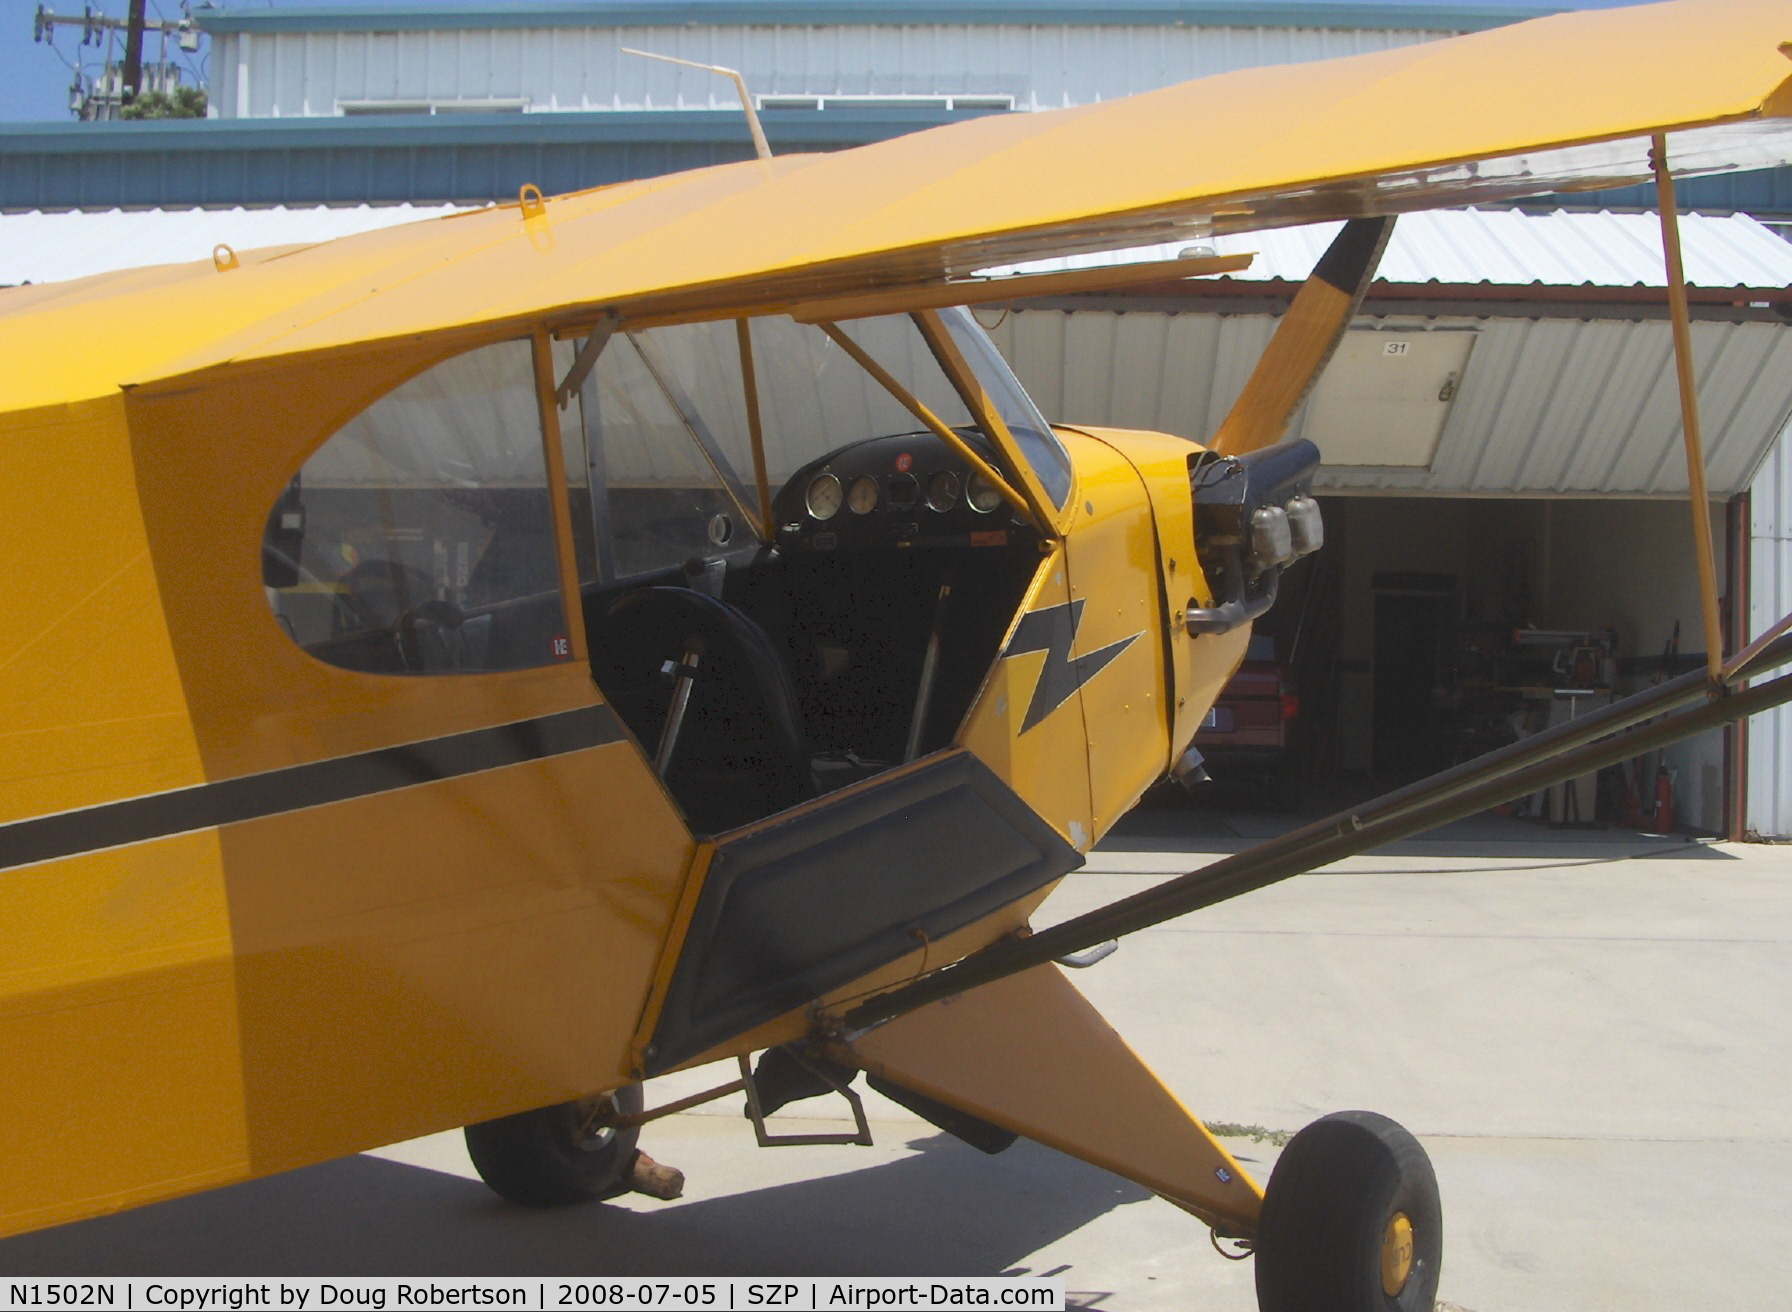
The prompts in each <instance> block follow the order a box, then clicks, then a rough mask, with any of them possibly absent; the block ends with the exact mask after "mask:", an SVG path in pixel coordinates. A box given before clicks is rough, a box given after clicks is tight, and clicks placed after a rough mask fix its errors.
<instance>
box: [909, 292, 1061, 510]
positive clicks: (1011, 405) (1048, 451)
mask: <svg viewBox="0 0 1792 1312" xmlns="http://www.w3.org/2000/svg"><path fill="white" fill-rule="evenodd" d="M940 318H941V319H942V320H944V321H945V324H946V329H947V331H948V332H950V333H951V334H952V340H953V341H954V342H955V343H956V344H957V346H958V349H959V350H960V351H962V352H964V356H965V359H966V360H968V361H969V362H970V366H971V369H972V371H973V372H974V373H975V374H976V375H977V381H978V382H979V383H981V384H982V385H983V391H984V394H985V395H987V396H988V397H989V399H990V402H991V403H992V404H993V405H994V406H995V409H996V413H997V414H998V415H1000V416H1001V418H1002V422H1003V423H1004V424H1006V425H1007V426H1008V431H1009V432H1010V433H1012V434H1013V435H1014V444H1015V445H1016V446H1018V447H1019V448H1020V453H1021V455H1022V456H1024V457H1025V458H1026V461H1027V464H1028V465H1030V466H1031V467H1032V470H1033V473H1034V475H1035V476H1037V477H1038V479H1039V485H1040V486H1041V487H1042V488H1044V489H1045V493H1046V495H1047V496H1049V497H1050V498H1051V499H1052V504H1053V505H1054V506H1056V507H1058V509H1060V510H1062V509H1063V508H1064V502H1065V500H1066V499H1067V498H1068V497H1069V496H1070V453H1069V452H1068V451H1066V450H1065V449H1064V444H1063V443H1062V442H1060V441H1058V437H1057V434H1055V433H1053V432H1052V427H1051V425H1050V424H1048V423H1046V422H1045V416H1043V415H1041V414H1040V413H1039V407H1038V406H1036V405H1034V404H1033V398H1032V397H1030V396H1028V395H1027V392H1026V389H1025V388H1023V387H1022V386H1021V385H1020V380H1019V379H1018V378H1016V377H1015V376H1014V371H1013V370H1011V369H1010V368H1009V367H1008V362H1007V361H1006V360H1004V359H1003V358H1002V353H1001V352H1000V351H998V350H996V345H995V343H994V342H992V341H990V340H989V334H988V333H986V332H984V331H983V327H982V325H981V324H979V323H978V322H977V320H976V319H975V318H974V317H972V315H971V312H970V311H969V310H968V309H966V308H965V307H964V306H962V305H961V306H959V307H957V308H956V309H952V310H942V311H941V312H940Z"/></svg>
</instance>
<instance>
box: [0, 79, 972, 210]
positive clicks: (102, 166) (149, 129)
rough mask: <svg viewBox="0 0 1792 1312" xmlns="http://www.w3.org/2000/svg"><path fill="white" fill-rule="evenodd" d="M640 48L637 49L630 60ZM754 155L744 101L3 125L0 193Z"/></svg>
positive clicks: (343, 183)
mask: <svg viewBox="0 0 1792 1312" xmlns="http://www.w3.org/2000/svg"><path fill="white" fill-rule="evenodd" d="M639 62H645V61H639ZM968 117H971V114H970V113H968V112H958V113H948V112H947V111H945V110H943V109H940V110H928V109H924V108H923V109H902V110H895V109H877V108H861V109H850V110H846V109H841V110H828V111H826V112H824V113H810V114H789V115H781V114H768V115H766V125H765V131H766V136H768V137H769V138H770V139H771V143H772V148H773V149H774V150H775V151H776V152H777V153H778V154H780V155H786V154H800V153H805V152H813V151H824V150H832V149H835V148H838V147H840V146H857V145H863V144H865V143H866V142H871V141H883V140H887V139H888V138H891V137H897V136H901V135H903V134H904V133H907V132H913V131H915V130H916V129H918V128H926V127H932V126H936V125H938V124H941V123H946V122H952V121H956V120H959V119H963V118H968ZM752 157H753V145H752V139H751V137H750V136H749V134H748V131H747V125H746V121H745V120H744V119H743V118H742V117H741V112H740V106H739V105H738V104H737V105H734V106H731V107H730V108H728V109H726V110H664V111H651V112H643V113H632V112H626V113H625V112H616V111H607V112H604V113H601V114H599V113H593V114H455V115H445V116H441V117H432V116H429V115H408V114H399V115H390V116H388V115H378V116H372V117H367V118H264V119H191V120H180V119H167V120H160V121H155V122H142V123H127V122H117V123H73V122H70V123H29V124H14V125H9V126H4V127H0V208H4V209H59V208H81V209H101V208H105V209H109V208H112V207H115V206H133V205H155V206H164V207H173V206H182V205H206V206H217V205H281V204H284V205H314V204H357V203H362V202H373V203H380V202H391V201H411V202H416V203H444V202H451V201H459V202H462V203H471V202H480V201H490V200H509V199H513V198H515V196H516V193H517V188H518V187H519V186H521V185H522V184H523V183H525V182H532V183H534V184H535V185H536V186H538V187H540V188H541V189H542V190H543V191H544V192H546V193H548V194H549V195H554V194H558V193H560V192H568V191H579V190H582V189H584V188H586V187H596V186H602V185H606V184H608V183H612V182H627V181H631V180H634V179H637V178H647V177H658V176H661V175H663V174H668V173H675V172H679V171H681V170H684V169H694V168H703V167H706V166H708V165H711V164H722V163H732V162H735V161H738V160H744V159H751V158H752Z"/></svg>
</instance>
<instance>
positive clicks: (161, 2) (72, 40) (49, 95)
mask: <svg viewBox="0 0 1792 1312" xmlns="http://www.w3.org/2000/svg"><path fill="white" fill-rule="evenodd" d="M382 2H383V0H333V3H334V4H338V5H341V4H350V3H366V4H368V5H369V6H370V7H372V6H376V5H378V4H380V3H382ZM1402 2H1404V0H1393V3H1402ZM1420 2H1421V3H1422V2H1423V0H1420ZM1470 2H1471V3H1475V4H1478V5H1485V6H1488V7H1490V8H1493V7H1497V8H1514V9H1529V8H1533V7H1535V6H1536V5H1537V3H1538V2H1539V0H1470ZM1542 2H1543V3H1549V0H1542ZM1626 2H1627V0H1555V3H1556V4H1557V5H1559V6H1560V7H1561V8H1563V9H1594V8H1606V7H1610V6H1612V5H1616V4H1622V3H1626ZM88 3H90V4H92V5H93V7H94V8H96V9H100V10H103V11H105V12H106V13H108V14H111V15H112V16H114V17H116V18H123V17H124V15H125V11H126V9H127V0H88ZM1100 3H1101V0H1090V4H1091V6H1098V5H1099V4H1100ZM1382 3H1388V0H1382ZM81 4H82V0H47V4H46V7H47V8H49V9H50V10H51V11H52V12H55V13H61V14H78V13H80V12H81ZM221 7H225V8H245V9H247V8H255V9H261V8H271V7H273V6H272V0H238V2H237V3H230V4H226V5H224V6H221ZM279 7H280V8H283V9H290V8H306V7H312V6H310V5H307V4H302V3H294V2H293V0H282V2H281V4H280V6H279ZM36 9H37V3H36V0H0V123H14V122H29V121H39V122H41V121H45V120H54V121H66V120H67V119H68V117H69V112H68V87H69V82H70V80H71V79H72V76H73V70H72V65H73V64H74V63H76V62H80V63H82V64H84V65H86V66H87V68H88V71H89V73H90V74H91V73H93V72H95V71H97V70H98V68H99V66H100V65H101V64H102V63H103V62H104V56H103V52H102V51H101V50H99V49H98V48H96V47H94V46H88V47H85V48H82V47H81V46H80V44H79V41H80V30H79V29H78V28H66V27H65V28H58V29H57V30H56V37H55V41H54V43H53V45H51V46H42V45H33V44H32V41H31V27H32V15H33V13H35V12H36ZM148 12H149V16H150V17H151V18H162V19H169V20H173V19H178V18H179V17H180V0H148ZM170 50H171V51H173V43H172V42H170ZM154 51H155V44H154V41H153V39H152V41H151V42H150V43H148V44H147V45H146V47H145V52H144V54H145V58H154V57H155V56H154ZM176 53H177V52H176ZM203 56H204V49H203V47H202V49H201V52H200V54H199V55H190V56H185V59H186V62H187V63H188V65H189V66H191V67H194V70H195V72H198V73H203V71H204V70H203V67H200V65H201V61H202V60H203Z"/></svg>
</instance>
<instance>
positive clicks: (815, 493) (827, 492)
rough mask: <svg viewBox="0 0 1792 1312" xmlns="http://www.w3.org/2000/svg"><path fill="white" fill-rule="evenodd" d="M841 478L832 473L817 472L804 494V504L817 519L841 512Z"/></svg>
mask: <svg viewBox="0 0 1792 1312" xmlns="http://www.w3.org/2000/svg"><path fill="white" fill-rule="evenodd" d="M840 497H841V493H840V480H839V479H837V478H835V477H834V476H833V475H832V474H817V475H816V476H815V478H814V479H813V480H812V481H811V482H810V484H809V491H808V492H807V493H806V494H804V496H803V505H804V506H806V507H807V508H808V510H809V514H810V515H812V516H813V517H814V518H816V519H823V520H826V519H832V518H833V517H834V516H835V515H837V514H839V513H840Z"/></svg>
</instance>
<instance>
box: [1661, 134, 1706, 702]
mask: <svg viewBox="0 0 1792 1312" xmlns="http://www.w3.org/2000/svg"><path fill="white" fill-rule="evenodd" d="M1649 166H1650V167H1651V168H1653V169H1654V170H1655V196H1656V208H1657V209H1658V210H1660V211H1661V254H1662V259H1663V261H1664V262H1665V263H1666V264H1667V273H1668V316H1669V318H1670V319H1672V320H1673V324H1674V367H1675V369H1676V370H1677V372H1678V373H1679V379H1680V436H1681V444H1682V445H1683V446H1684V447H1685V448H1686V490H1687V494H1688V495H1689V496H1690V497H1691V498H1692V549H1693V554H1694V558H1695V559H1696V560H1697V562H1698V570H1699V612H1700V615H1701V617H1702V618H1703V619H1704V622H1705V665H1706V667H1707V669H1708V670H1709V671H1710V674H1711V677H1712V679H1714V680H1716V679H1721V678H1722V677H1723V669H1724V640H1723V632H1722V629H1721V628H1720V627H1719V625H1718V618H1717V567H1716V565H1715V564H1714V563H1713V562H1712V559H1711V498H1710V495H1709V494H1708V493H1707V492H1706V491H1705V450H1704V445H1703V443H1702V442H1701V441H1700V438H1699V388H1698V381H1697V379H1696V378H1695V377H1694V376H1693V360H1692V316H1691V315H1690V313H1689V312H1688V311H1687V308H1686V272H1685V270H1684V269H1683V268H1682V267H1681V265H1680V215H1679V213H1678V209H1677V207H1676V205H1675V202H1674V175H1673V174H1672V173H1670V172H1669V171H1668V139H1667V135H1666V134H1665V133H1661V132H1658V133H1656V134H1655V138H1654V141H1653V148H1652V149H1651V150H1650V151H1649Z"/></svg>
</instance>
